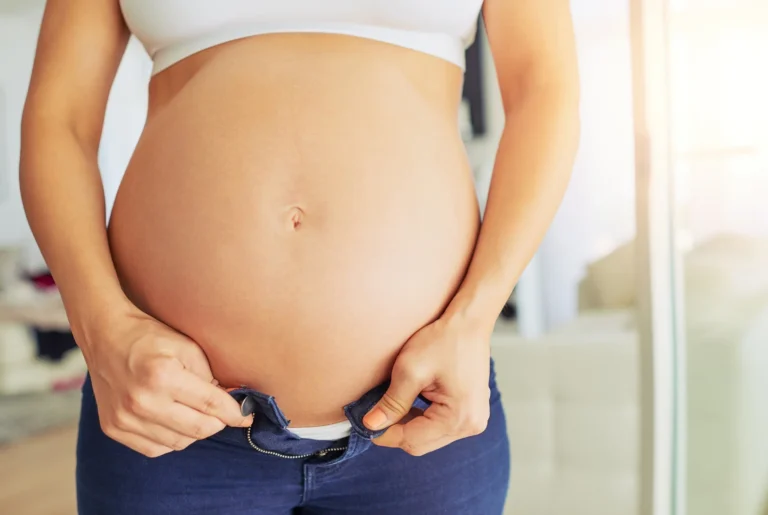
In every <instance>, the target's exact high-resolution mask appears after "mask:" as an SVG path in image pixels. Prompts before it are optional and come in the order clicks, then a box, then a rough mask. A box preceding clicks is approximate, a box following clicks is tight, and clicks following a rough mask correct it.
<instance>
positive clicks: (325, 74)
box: [109, 35, 478, 426]
mask: <svg viewBox="0 0 768 515" xmlns="http://www.w3.org/2000/svg"><path fill="white" fill-rule="evenodd" d="M460 85H461V73H460V70H458V69H456V68H455V67H453V66H452V65H450V64H448V63H444V62H442V61H440V60H439V59H436V58H433V57H429V56H424V55H420V54H416V53H415V52H412V51H410V50H406V49H401V48H397V47H393V46H391V45H385V44H382V43H376V42H370V41H365V40H360V39H357V38H349V37H344V36H324V35H303V36H299V35H276V36H259V37H256V38H251V39H247V40H241V41H237V42H233V43H229V44H227V45H224V46H222V47H217V48H215V49H211V50H208V51H206V52H203V53H202V54H198V55H197V56H193V57H191V58H189V59H187V60H186V61H184V62H182V63H179V64H177V65H176V66H174V67H173V68H171V69H170V70H168V71H166V72H163V73H162V74H160V75H158V76H157V77H155V78H154V79H153V84H152V86H151V89H150V91H151V99H150V115H149V117H148V121H147V124H146V127H145V129H144V133H143V135H142V137H141V140H140V141H139V144H138V146H137V148H136V151H135V153H134V156H133V158H132V160H131V163H130V165H129V167H128V170H127V172H126V174H125V177H124V179H123V183H122V184H121V187H120V190H119V192H118V195H117V199H116V201H115V206H114V209H113V212H112V218H111V220H110V227H109V237H110V245H111V248H112V253H113V257H114V260H115V265H116V267H117V269H118V273H119V275H120V278H121V281H122V283H123V286H124V288H125V290H126V292H127V294H128V295H129V297H131V298H132V299H133V300H134V302H136V304H137V305H138V306H139V307H141V308H142V309H144V310H145V311H147V312H148V313H150V314H151V315H153V316H155V317H157V318H158V319H160V320H162V321H163V322H165V323H167V324H168V325H170V326H171V327H173V328H175V329H177V330H179V331H181V332H183V333H184V334H187V335H188V336H190V337H191V338H193V339H194V340H195V341H196V342H198V343H199V344H200V345H201V347H202V348H203V349H204V351H205V352H206V354H207V356H208V358H209V360H210V363H211V367H212V370H213V372H214V376H215V377H216V378H217V379H218V380H219V381H220V382H221V383H222V384H225V385H239V384H247V385H249V386H251V387H253V388H256V389H258V390H260V391H262V392H265V393H269V394H271V395H274V396H275V397H276V398H277V401H278V403H279V404H280V406H281V407H282V408H283V411H285V412H286V415H287V416H288V418H289V419H291V420H293V422H294V424H296V425H297V426H299V425H317V424H326V423H331V422H335V421H338V420H341V419H342V418H343V413H342V411H341V408H342V406H344V405H345V404H347V403H348V402H350V401H352V400H355V399H356V398H358V397H360V395H361V394H363V393H364V392H365V391H367V390H368V389H369V388H371V387H372V386H374V385H376V384H378V383H380V382H382V381H383V380H385V379H386V378H387V377H388V375H389V372H390V370H391V366H392V363H393V360H394V358H395V357H396V355H397V353H398V351H399V349H400V348H401V347H402V345H403V343H405V341H406V340H407V339H408V337H409V336H411V335H412V334H413V333H414V332H415V331H417V330H418V329H419V328H421V327H423V326H424V325H426V324H427V323H429V322H430V321H432V320H434V319H435V318H436V317H437V316H439V314H440V313H441V312H442V310H443V309H444V307H445V305H446V304H447V302H448V301H449V300H450V298H451V297H452V295H453V293H454V292H455V290H456V288H457V287H458V285H459V282H460V281H461V279H462V277H463V275H464V272H465V270H466V267H467V265H468V263H469V260H470V258H471V254H472V250H473V248H474V244H475V239H476V235H477V229H478V211H477V204H476V201H475V195H474V190H473V184H472V180H471V174H470V171H469V166H468V163H467V160H466V156H465V153H464V148H463V145H462V142H461V140H460V137H459V132H458V129H457V126H456V125H457V115H456V108H457V103H458V99H459V93H460Z"/></svg>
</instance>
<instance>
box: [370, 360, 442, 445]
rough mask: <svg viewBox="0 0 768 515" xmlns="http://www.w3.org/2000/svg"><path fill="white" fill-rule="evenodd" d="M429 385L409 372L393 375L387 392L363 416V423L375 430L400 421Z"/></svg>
mask: <svg viewBox="0 0 768 515" xmlns="http://www.w3.org/2000/svg"><path fill="white" fill-rule="evenodd" d="M426 386H427V385H426V384H424V382H422V381H420V380H418V379H417V378H416V377H414V376H413V375H410V374H407V373H401V374H394V373H393V375H392V382H391V383H390V385H389V388H388V389H387V392H386V393H385V394H384V396H383V397H382V398H381V399H380V400H379V402H378V403H376V405H375V406H374V407H373V409H372V410H371V411H369V412H368V413H367V414H366V415H365V417H363V423H364V424H365V425H366V427H368V429H371V430H373V431H377V430H380V429H384V428H385V427H388V426H391V425H392V424H395V423H397V422H399V421H400V420H401V419H402V418H403V417H404V416H406V415H407V414H408V412H409V411H411V408H412V407H413V402H414V401H415V400H416V397H418V396H419V394H420V393H421V391H422V390H423V389H424V388H425V387H426Z"/></svg>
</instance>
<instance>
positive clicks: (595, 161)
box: [0, 0, 768, 515]
mask: <svg viewBox="0 0 768 515" xmlns="http://www.w3.org/2000/svg"><path fill="white" fill-rule="evenodd" d="M43 5H44V2H43V1H42V0H0V512H1V513H8V514H14V515H21V514H29V515H53V514H57V515H58V514H61V515H64V514H74V513H75V507H74V485H73V467H74V438H75V424H76V419H77V409H78V401H79V386H80V383H81V381H82V378H83V374H84V362H83V360H82V358H81V356H80V355H79V353H78V351H77V350H76V349H75V348H74V342H73V341H72V338H71V335H70V334H69V333H68V331H67V322H66V317H65V315H64V313H63V310H62V308H61V303H60V300H59V298H58V295H57V293H56V289H55V285H54V284H53V283H52V281H51V279H50V277H49V276H48V275H47V271H46V269H45V264H44V262H43V260H42V257H41V256H40V254H39V251H38V250H37V248H36V247H35V245H34V241H33V239H32V237H31V233H30V231H29V228H28V226H27V223H26V220H25V217H24V213H23V210H22V206H21V200H20V198H19V192H18V178H17V173H18V157H19V123H20V119H21V111H22V106H23V102H24V97H25V93H26V88H27V85H28V81H29V76H30V71H31V67H32V60H33V56H34V51H35V42H36V37H37V32H38V30H39V24H40V18H41V14H42V9H43ZM571 5H572V11H573V15H574V18H575V22H576V33H577V38H578V50H579V60H580V68H581V80H582V105H581V115H582V138H581V147H580V150H579V153H578V157H577V161H576V165H575V168H574V173H573V179H572V182H571V184H570V187H569V190H568V193H567V195H566V198H565V200H564V202H563V204H562V207H561V209H560V211H559V213H558V215H557V217H556V219H555V221H554V223H553V225H552V227H551V229H550V231H549V233H548V235H547V237H546V239H545V241H544V243H543V245H542V246H541V248H540V250H539V252H538V254H537V255H536V257H535V258H534V260H533V261H532V263H531V264H530V266H529V268H528V269H527V270H526V273H525V275H524V277H523V279H522V280H521V281H520V283H519V285H518V287H517V288H516V290H515V292H514V294H513V296H512V297H511V298H510V302H509V304H508V305H507V307H506V308H505V310H504V312H503V313H502V314H501V316H500V317H499V323H498V326H497V330H496V332H495V334H494V341H493V347H494V354H495V357H496V360H497V370H498V374H499V380H500V387H501V390H502V392H503V395H504V402H505V406H506V409H507V412H508V417H509V430H510V435H511V439H512V446H513V476H512V484H511V490H510V497H509V506H508V511H507V513H508V514H509V515H561V514H562V515H564V514H566V513H567V514H569V515H671V514H675V515H768V402H766V401H765V397H766V395H765V394H766V392H768V207H766V199H768V99H767V98H766V95H768V66H766V63H768V3H766V2H765V0H572V1H571ZM468 52H469V56H468V57H469V63H470V64H469V66H468V76H467V85H466V91H465V105H464V107H465V109H463V110H462V117H463V118H462V120H461V123H462V128H463V132H464V134H465V139H466V144H467V151H468V153H469V156H470V159H471V162H472V164H473V167H474V173H475V178H476V182H477V190H478V198H479V200H480V203H481V205H483V204H484V199H485V195H486V192H487V188H488V181H489V176H490V171H491V168H492V166H493V159H494V155H495V148H496V145H497V142H498V138H499V134H500V132H501V128H502V126H503V111H502V109H501V104H500V99H499V95H498V91H497V86H496V82H495V75H494V70H493V66H492V62H491V59H490V56H489V53H488V49H487V45H486V44H485V42H484V40H483V38H482V37H481V38H478V42H477V43H476V44H475V45H474V46H473V47H472V48H471V49H470V50H469V51H468ZM150 72H151V65H150V62H149V59H148V58H147V56H146V55H145V54H144V51H143V49H142V48H141V46H140V45H139V44H138V43H137V42H136V41H132V42H131V44H130V46H129V49H128V51H127V53H126V56H125V59H124V62H123V64H122V66H121V69H120V71H119V73H118V78H117V80H116V82H115V85H114V88H113V91H112V95H111V99H110V104H109V108H108V113H107V118H106V123H105V127H104V133H103V139H102V144H101V148H100V156H99V159H100V167H101V170H102V175H103V179H104V185H105V191H106V195H107V203H108V206H109V205H111V201H112V198H113V196H114V194H115V192H116V190H117V187H118V185H119V182H120V179H121V176H122V172H123V170H124V168H125V166H126V164H127V162H128V159H129V158H130V155H131V152H132V150H133V146H134V145H135V143H136V141H137V139H138V136H139V134H140V131H141V129H142V125H143V122H144V116H145V111H146V107H147V105H146V104H147V98H146V84H147V81H148V79H149V76H150ZM41 487H42V488H41Z"/></svg>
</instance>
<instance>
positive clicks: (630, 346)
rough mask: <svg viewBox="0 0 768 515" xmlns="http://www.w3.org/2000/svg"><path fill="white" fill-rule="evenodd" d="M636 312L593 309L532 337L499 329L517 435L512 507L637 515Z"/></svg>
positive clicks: (512, 431)
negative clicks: (596, 313)
mask: <svg viewBox="0 0 768 515" xmlns="http://www.w3.org/2000/svg"><path fill="white" fill-rule="evenodd" d="M598 319H599V320H598ZM627 319H628V317H627V315H626V313H614V314H610V315H609V316H607V317H585V319H584V320H580V321H577V322H575V323H574V324H573V325H572V326H569V327H566V328H563V329H561V330H559V331H555V332H553V333H550V334H548V335H546V336H545V337H543V338H540V339H536V340H531V341H526V340H523V339H520V338H519V337H513V336H508V337H504V336H494V342H493V355H494V358H495V360H496V370H497V377H498V384H499V389H500V390H501V393H502V400H503V403H504V407H505V410H506V413H507V425H508V429H509V435H510V440H511V444H512V481H511V485H510V493H509V500H508V504H507V509H506V511H505V515H562V514H566V513H567V514H568V515H638V510H637V504H638V501H637V499H638V457H637V449H638V445H637V442H638V430H639V406H638V368H637V338H636V336H635V334H634V332H633V331H631V330H628V329H627ZM598 328H599V329H598Z"/></svg>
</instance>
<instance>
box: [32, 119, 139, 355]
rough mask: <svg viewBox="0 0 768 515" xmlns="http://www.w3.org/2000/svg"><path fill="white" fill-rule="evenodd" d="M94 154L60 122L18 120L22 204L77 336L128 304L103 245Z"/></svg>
mask: <svg viewBox="0 0 768 515" xmlns="http://www.w3.org/2000/svg"><path fill="white" fill-rule="evenodd" d="M96 153H97V148H96V146H95V145H94V146H93V147H90V146H89V145H87V144H84V143H83V142H82V141H81V140H79V139H78V137H77V136H76V135H75V133H74V131H72V130H69V129H68V128H67V127H66V126H65V125H64V124H61V125H60V126H59V125H57V124H54V123H46V122H43V121H40V122H38V121H35V120H29V119H26V120H25V122H24V127H23V129H22V152H21V166H20V185H21V194H22V200H23V203H24V209H25V211H26V214H27V219H28V220H29V224H30V226H31V228H32V232H33V234H34V236H35V239H36V241H37V243H38V245H39V247H40V249H41V252H42V254H43V257H44V258H45V261H46V264H47V265H48V267H49V269H50V271H51V273H52V275H53V277H54V279H55V280H56V284H57V286H58V288H59V290H60V292H61V295H62V298H63V300H64V305H65V307H66V310H67V315H68V317H69V320H70V324H71V325H72V329H73V331H74V332H75V334H76V336H78V335H79V334H83V333H85V332H87V330H88V329H87V328H88V327H90V326H92V325H93V324H95V323H96V322H97V321H98V320H103V319H105V318H107V317H108V316H109V314H110V312H111V311H115V310H118V309H121V308H122V307H123V306H125V305H126V303H127V300H126V298H125V296H124V294H123V291H122V289H121V288H120V284H119V281H118V278H117V273H116V272H115V267H114V264H113V263H112V258H111V255H110V252H109V245H108V242H107V233H106V216H105V206H104V193H103V186H102V183H101V176H100V174H99V171H98V165H97V155H96ZM85 339H87V338H85ZM79 343H81V344H82V341H80V342H79Z"/></svg>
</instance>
